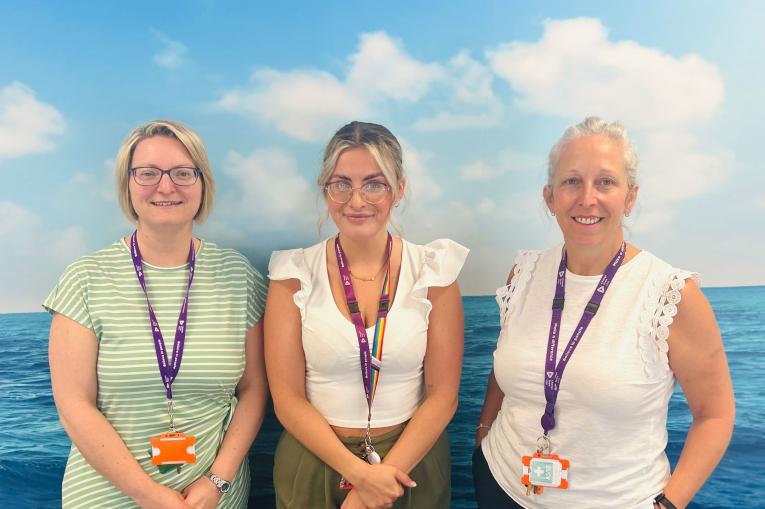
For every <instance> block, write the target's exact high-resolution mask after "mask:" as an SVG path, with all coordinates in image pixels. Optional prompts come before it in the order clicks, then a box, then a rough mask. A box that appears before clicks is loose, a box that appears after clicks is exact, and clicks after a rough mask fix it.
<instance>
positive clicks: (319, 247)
mask: <svg viewBox="0 0 765 509" xmlns="http://www.w3.org/2000/svg"><path fill="white" fill-rule="evenodd" d="M318 183H319V187H320V189H321V190H322V191H323V193H324V197H325V202H326V205H327V208H328V212H329V215H330V216H331V217H332V220H333V221H334V223H335V225H336V226H337V229H338V231H339V233H338V235H337V236H335V237H332V238H330V239H327V240H325V241H323V242H320V243H319V244H316V245H314V246H311V247H309V248H306V249H294V250H290V251H281V252H276V253H274V254H273V256H272V257H271V263H270V265H269V272H270V273H269V277H270V278H271V286H270V289H269V295H268V303H267V305H266V333H265V334H266V366H267V370H268V375H269V381H270V384H271V390H272V392H271V394H272V398H273V400H274V408H275V410H276V415H277V416H278V418H279V420H280V421H281V422H282V424H283V425H284V427H285V428H286V431H285V432H284V434H283V435H282V438H281V440H280V441H279V445H278V447H277V450H276V457H275V466H274V485H275V488H276V503H277V507H278V508H280V509H285V508H307V507H310V508H337V507H341V506H342V508H343V509H353V508H370V509H378V508H383V507H395V508H417V509H428V508H444V507H449V500H450V456H449V443H448V439H447V437H446V433H445V431H444V430H445V428H446V425H447V423H448V422H449V420H450V419H451V417H452V415H453V414H454V411H455V409H456V406H457V390H458V387H459V377H460V369H461V364H462V340H463V319H462V304H461V300H460V293H459V288H458V286H457V283H456V278H457V276H458V274H459V272H460V270H461V268H462V265H463V263H464V260H465V257H466V256H467V249H465V248H464V247H462V246H460V245H459V244H456V243H454V242H452V241H449V240H437V241H435V242H432V243H430V244H428V245H425V246H421V245H416V244H412V243H410V242H407V241H406V240H404V239H402V238H400V237H394V236H392V235H391V234H390V233H389V232H388V228H387V225H388V223H389V221H390V219H391V210H392V208H393V207H394V206H396V205H398V203H399V202H400V200H401V198H402V197H403V194H404V190H405V187H406V182H405V179H404V168H403V164H402V154H401V146H400V145H399V143H398V140H397V139H396V138H395V137H394V136H393V134H391V132H390V131H389V130H388V129H386V128H385V127H383V126H381V125H377V124H369V123H364V122H351V123H350V124H348V125H346V126H344V127H343V128H341V129H340V130H339V131H338V132H337V133H335V135H334V137H333V138H332V139H331V140H330V142H329V144H328V145H327V147H326V150H325V152H324V161H323V168H322V172H321V174H320V175H319V179H318ZM415 486H416V487H415Z"/></svg>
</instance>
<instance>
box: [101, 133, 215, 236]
mask: <svg viewBox="0 0 765 509" xmlns="http://www.w3.org/2000/svg"><path fill="white" fill-rule="evenodd" d="M154 136H168V137H171V138H175V139H176V140H178V141H179V142H181V144H182V145H183V146H184V147H185V148H186V151H187V152H188V153H189V156H190V157H191V160H192V161H193V162H194V166H196V167H197V168H199V172H200V174H201V176H200V178H201V179H202V200H201V201H200V203H199V210H197V213H196V215H195V216H194V220H195V221H196V222H197V223H203V222H204V221H205V219H207V216H208V215H210V212H211V211H212V207H213V197H214V195H215V179H214V178H213V175H212V169H211V168H210V162H209V161H208V159H207V150H205V145H204V143H202V140H201V138H200V137H199V136H198V135H197V134H196V133H195V132H194V131H192V130H191V129H189V128H188V127H186V126H185V125H183V124H181V123H179V122H174V121H172V120H152V121H149V122H146V123H145V124H141V125H139V126H138V127H136V128H135V129H133V130H132V131H131V132H130V134H128V136H127V138H125V141H123V142H122V145H121V146H120V149H119V152H117V163H116V167H115V176H116V180H117V198H118V201H119V204H120V208H121V209H122V212H123V213H124V214H125V216H126V217H127V218H128V219H129V220H130V221H132V222H133V223H136V222H138V214H137V213H136V211H135V209H134V208H133V204H132V203H130V189H129V184H130V166H131V164H132V162H133V152H134V151H135V148H136V146H137V145H138V143H140V142H141V141H143V140H145V139H147V138H152V137H154Z"/></svg>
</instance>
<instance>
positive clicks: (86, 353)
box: [48, 314, 188, 508]
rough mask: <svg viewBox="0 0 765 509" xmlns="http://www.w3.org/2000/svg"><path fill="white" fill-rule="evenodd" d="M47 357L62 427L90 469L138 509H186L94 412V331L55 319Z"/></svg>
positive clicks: (65, 320)
mask: <svg viewBox="0 0 765 509" xmlns="http://www.w3.org/2000/svg"><path fill="white" fill-rule="evenodd" d="M48 357H49V361H50V373H51V386H52V388H53V398H54V400H55V402H56V408H57V409H58V413H59V417H60V419H61V424H62V425H63V426H64V429H65V430H66V432H67V434H68V435H69V437H70V438H71V439H72V442H73V443H74V445H75V446H77V449H79V451H80V452H81V453H82V455H83V456H84V457H85V459H86V460H88V462H89V463H90V464H91V465H92V466H93V468H95V469H96V470H97V471H98V472H99V473H100V474H101V475H103V476H104V477H105V478H106V479H108V480H109V482H111V483H112V484H113V485H114V486H116V487H117V488H118V489H119V490H120V491H122V492H123V493H125V494H126V495H127V496H129V497H131V498H132V499H133V500H135V501H136V503H138V504H139V505H140V506H141V507H144V508H153V507H156V508H161V507H172V508H176V507H177V508H185V507H188V506H187V505H186V503H185V502H184V500H183V497H182V496H181V494H180V493H178V492H177V491H174V490H172V489H170V488H168V487H166V486H163V485H161V484H159V483H157V482H155V481H154V480H152V478H151V477H150V476H149V475H148V474H147V473H146V472H144V471H143V469H142V468H141V466H140V465H139V464H138V462H137V461H136V460H135V458H134V457H133V455H132V454H130V451H129V450H128V448H127V446H125V443H124V442H123V441H122V439H121V438H120V436H119V435H118V434H117V432H116V431H115V430H114V428H113V427H112V425H111V424H110V423H109V421H108V420H107V419H106V417H104V415H103V414H102V413H101V412H100V411H99V410H98V408H97V407H96V397H97V390H98V389H97V388H98V381H97V377H96V359H97V357H98V341H97V339H96V336H95V334H94V333H93V331H91V330H90V329H88V328H86V327H83V326H82V325H80V324H79V323H77V322H75V321H74V320H71V319H69V318H67V317H65V316H63V315H60V314H56V315H55V316H54V317H53V321H52V322H51V327H50V340H49V347H48Z"/></svg>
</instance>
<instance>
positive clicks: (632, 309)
mask: <svg viewBox="0 0 765 509" xmlns="http://www.w3.org/2000/svg"><path fill="white" fill-rule="evenodd" d="M561 247H562V246H556V247H554V248H550V249H547V250H545V251H542V252H539V251H523V252H521V253H520V254H519V255H518V257H517V258H516V260H515V271H514V276H513V279H512V281H511V284H510V285H509V286H505V287H502V288H500V289H499V290H497V302H498V304H499V307H500V324H501V327H502V328H501V331H500V334H499V340H498V342H497V349H496V351H495V352H494V375H495V378H496V380H497V384H498V385H499V387H500V388H501V389H502V392H503V393H504V395H505V397H504V399H503V401H502V407H501V409H500V411H499V414H497V418H496V420H495V421H494V423H493V424H492V426H491V429H490V430H489V433H488V435H487V436H486V438H485V439H484V440H483V442H482V444H481V448H482V449H483V452H484V455H485V456H486V461H487V463H488V464H489V468H490V470H491V472H492V474H493V476H494V478H495V479H496V480H497V482H498V483H499V485H500V486H501V487H502V488H503V489H504V490H505V491H506V492H507V493H508V495H510V497H512V498H513V499H515V500H516V501H517V502H518V503H519V504H521V505H522V506H523V507H526V508H533V509H541V508H560V507H571V508H595V507H597V508H614V509H617V508H618V509H651V508H652V507H653V504H652V502H651V500H652V497H654V496H656V495H657V494H658V493H660V492H661V491H662V489H663V488H664V485H665V484H666V482H667V480H668V479H669V462H668V461H667V456H666V454H665V452H664V450H665V448H666V445H667V405H668V402H669V398H670V396H671V395H672V391H673V388H674V385H675V378H674V375H673V373H672V370H671V369H670V367H669V364H668V358H667V351H668V344H667V338H668V337H669V326H670V324H671V323H672V320H673V317H674V316H675V314H676V313H677V305H678V304H679V303H680V290H681V289H682V288H683V286H684V284H685V280H686V279H687V278H689V277H693V278H697V277H698V275H697V274H695V273H691V272H687V271H683V270H680V269H676V268H673V267H672V266H670V265H669V264H667V263H666V262H664V261H662V260H660V259H659V258H657V257H655V256H654V255H652V254H651V253H649V252H646V251H641V252H640V253H638V254H637V255H636V256H635V257H634V258H632V259H631V260H629V261H628V262H626V263H625V264H624V265H622V267H621V268H620V269H619V271H618V272H617V274H616V276H615V277H614V281H613V283H612V284H611V286H610V287H609V289H608V292H607V293H606V294H605V296H604V298H603V301H602V303H601V305H600V308H599V309H598V312H597V314H596V315H595V317H594V318H593V320H592V322H591V323H590V326H589V327H588V329H587V331H586V332H585V334H584V336H583V337H582V340H581V342H580V344H579V345H578V347H577V349H576V351H575V352H574V354H573V355H572V356H571V359H570V361H569V363H568V366H567V367H566V371H565V373H564V374H563V378H562V381H561V385H560V392H559V394H558V400H557V403H556V405H555V420H556V426H555V428H553V429H552V430H551V431H550V441H551V443H552V448H551V452H553V453H555V454H559V455H560V456H562V457H565V458H568V459H569V460H570V461H571V466H570V468H569V472H568V478H569V488H568V489H566V490H562V489H545V490H544V492H543V493H542V494H540V495H532V496H526V494H525V489H524V487H523V486H522V485H521V482H520V477H521V475H522V472H521V470H522V464H521V456H523V455H528V454H531V453H532V452H534V451H535V450H536V440H537V437H539V436H540V434H541V433H542V427H541V425H540V418H541V416H542V413H543V411H544V407H545V398H544V389H543V384H542V380H543V378H544V362H545V350H546V348H547V340H548V335H549V328H550V315H551V304H552V298H553V294H554V291H555V279H556V272H557V271H558V264H559V262H560V257H561ZM599 279H600V276H580V275H576V274H572V273H571V272H567V274H566V303H565V307H564V309H563V317H562V321H561V329H560V341H559V343H558V356H557V359H560V356H561V354H562V352H563V350H564V349H565V348H566V345H567V344H568V341H569V338H570V337H571V333H572V332H573V329H574V327H575V326H576V324H577V323H578V321H579V318H580V317H581V315H582V312H583V310H584V306H585V304H586V303H587V301H588V300H589V298H590V296H591V295H592V293H593V291H594V290H595V287H596V286H597V283H598V281H599Z"/></svg>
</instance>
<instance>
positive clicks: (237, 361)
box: [43, 240, 267, 509]
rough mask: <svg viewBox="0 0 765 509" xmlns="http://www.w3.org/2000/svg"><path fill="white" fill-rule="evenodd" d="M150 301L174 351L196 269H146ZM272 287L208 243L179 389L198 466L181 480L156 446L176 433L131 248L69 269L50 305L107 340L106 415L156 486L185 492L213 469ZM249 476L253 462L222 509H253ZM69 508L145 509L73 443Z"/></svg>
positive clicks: (101, 386)
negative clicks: (251, 333)
mask: <svg viewBox="0 0 765 509" xmlns="http://www.w3.org/2000/svg"><path fill="white" fill-rule="evenodd" d="M144 274H145V277H146V285H147V289H148V292H149V298H150V299H151V303H152V305H153V306H154V309H155V312H156V314H157V319H158V321H159V325H160V328H161V330H162V332H163V336H164V339H165V346H166V348H167V350H168V355H170V353H171V352H172V349H173V341H174V336H175V326H176V323H177V320H178V313H179V311H180V306H181V301H182V300H183V295H184V293H185V290H186V285H187V283H188V265H182V266H180V267H173V268H161V267H155V266H152V265H150V264H147V263H145V262H144ZM266 291H267V290H266V283H265V281H264V279H263V276H261V275H260V274H259V273H258V272H257V271H256V270H255V269H254V268H253V267H252V266H251V265H250V263H249V262H248V261H247V259H246V258H245V257H244V256H242V255H241V254H239V253H238V252H236V251H234V250H231V249H221V248H219V247H218V246H216V245H215V244H213V243H210V242H202V243H201V246H200V248H199V251H198V254H197V259H196V271H195V274H194V283H193V285H192V287H191V293H190V296H189V309H188V325H187V333H186V343H185V346H184V350H183V360H182V364H181V369H180V372H179V373H178V377H177V378H176V379H175V383H174V384H173V404H174V407H175V425H176V427H177V428H178V430H179V431H183V432H184V433H186V434H187V435H195V436H196V437H197V443H196V452H197V461H196V463H194V464H192V465H186V466H184V467H183V469H182V470H181V473H180V474H178V473H176V471H175V470H172V471H171V472H169V473H165V474H160V473H159V471H158V469H157V467H155V466H153V465H152V464H151V455H150V449H151V448H150V445H149V439H150V437H152V436H155V435H158V434H160V433H163V432H166V431H167V430H168V415H167V398H166V396H165V390H164V387H163V385H162V381H161V380H160V376H159V370H158V367H157V358H156V354H155V351H154V341H153V339H152V334H151V330H150V328H149V316H148V311H147V307H146V298H145V297H144V294H143V291H142V290H141V287H140V285H139V284H138V279H137V278H136V274H135V270H134V269H133V263H132V259H131V257H130V252H129V250H128V246H127V245H126V244H125V242H124V241H123V240H119V241H117V242H115V243H114V244H112V245H111V246H109V247H107V248H106V249H103V250H101V251H98V252H97V253H95V254H93V255H91V256H85V257H83V258H81V259H79V260H77V261H76V262H74V263H73V264H72V265H70V266H69V267H68V268H67V269H66V271H65V272H64V275H63V276H62V277H61V279H60V280H59V282H58V284H57V285H56V287H55V288H54V289H53V291H52V292H51V294H50V295H49V296H48V298H47V299H46V300H45V303H44V304H43V306H44V307H45V308H46V309H47V310H48V311H50V312H51V313H54V312H55V313H60V314H62V315H64V316H67V317H69V318H71V319H73V320H74V321H76V322H78V323H80V324H82V325H84V326H85V327H87V328H89V329H91V330H92V331H93V332H94V333H95V335H96V338H97V339H98V361H97V367H96V369H97V375H98V402H97V404H98V408H99V410H100V411H101V412H102V413H103V414H104V415H105V416H106V418H107V419H108V420H109V422H110V423H111V424H112V426H113V427H114V429H116V430H117V433H119V435H120V437H122V440H123V441H124V442H125V444H126V445H127V447H128V449H129V450H130V452H131V453H132V454H133V456H134V457H135V458H136V459H137V460H138V462H139V463H140V465H141V466H142V467H143V469H144V470H145V471H146V472H147V473H148V474H149V475H151V476H152V478H153V479H154V480H156V481H157V482H159V483H162V484H164V485H166V486H169V487H171V488H173V489H176V490H178V491H182V490H183V489H184V488H185V487H186V486H187V485H189V484H191V483H192V482H193V481H194V480H196V479H197V478H199V477H200V476H202V475H204V474H205V472H206V471H207V469H208V468H209V467H210V465H211V464H212V462H213V460H214V459H215V456H216V454H217V452H218V448H219V447H220V444H221V442H222V440H223V434H224V433H225V431H226V428H227V426H228V423H229V421H230V419H231V416H232V414H233V411H234V408H235V407H236V402H237V399H236V396H235V394H234V392H235V389H236V385H237V383H238V382H239V379H240V378H241V376H242V373H243V372H244V362H245V360H244V338H245V333H246V332H247V330H249V329H250V327H252V326H253V325H254V324H255V323H257V322H258V320H260V317H261V316H262V314H263V309H264V306H265V299H266ZM249 486H250V470H249V465H248V463H247V461H246V460H245V461H244V462H243V463H242V465H241V467H240V468H239V471H238V472H237V475H236V477H235V479H233V482H232V487H231V491H229V492H228V493H227V494H226V495H224V496H223V497H222V498H221V503H220V504H219V507H225V508H240V507H246V506H247V497H248V493H249ZM62 505H63V507H64V508H80V507H82V508H88V509H91V508H95V507H103V508H107V507H108V508H111V509H114V508H121V507H136V505H135V504H134V503H133V501H132V500H131V499H130V498H129V497H127V496H126V495H124V494H123V493H122V492H121V491H119V490H118V489H117V488H116V487H114V486H113V485H112V484H111V483H109V481H107V480H106V479H105V478H104V477H103V476H102V475H101V474H99V473H98V472H97V471H96V470H95V469H93V467H91V466H90V464H89V463H88V462H87V461H86V460H85V458H84V457H83V456H82V454H80V451H79V450H78V449H77V447H75V446H74V445H72V449H71V452H70V454H69V460H68V461H67V464H66V471H65V473H64V481H63V485H62Z"/></svg>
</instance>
